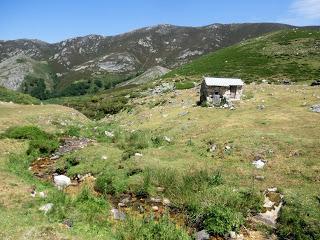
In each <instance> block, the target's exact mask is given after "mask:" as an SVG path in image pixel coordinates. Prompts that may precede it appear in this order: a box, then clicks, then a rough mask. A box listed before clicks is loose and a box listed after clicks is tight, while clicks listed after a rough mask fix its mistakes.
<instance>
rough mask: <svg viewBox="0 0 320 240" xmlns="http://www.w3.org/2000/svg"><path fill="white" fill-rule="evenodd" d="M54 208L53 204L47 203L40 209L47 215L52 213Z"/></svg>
mask: <svg viewBox="0 0 320 240" xmlns="http://www.w3.org/2000/svg"><path fill="white" fill-rule="evenodd" d="M52 208H53V203H47V204H45V205H43V206H41V207H40V208H39V210H40V211H43V212H44V213H45V214H47V213H48V212H50V211H51V209H52Z"/></svg>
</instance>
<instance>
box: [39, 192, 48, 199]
mask: <svg viewBox="0 0 320 240" xmlns="http://www.w3.org/2000/svg"><path fill="white" fill-rule="evenodd" d="M39 197H40V198H46V197H47V195H46V193H45V192H39Z"/></svg>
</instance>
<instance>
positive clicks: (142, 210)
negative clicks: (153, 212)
mask: <svg viewBox="0 0 320 240" xmlns="http://www.w3.org/2000/svg"><path fill="white" fill-rule="evenodd" d="M138 211H139V213H140V214H142V213H144V211H145V210H144V207H143V206H141V205H139V206H138Z"/></svg>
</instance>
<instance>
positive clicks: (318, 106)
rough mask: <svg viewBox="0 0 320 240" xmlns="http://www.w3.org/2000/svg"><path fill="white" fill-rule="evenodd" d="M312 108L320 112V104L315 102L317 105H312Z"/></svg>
mask: <svg viewBox="0 0 320 240" xmlns="http://www.w3.org/2000/svg"><path fill="white" fill-rule="evenodd" d="M310 110H311V111H312V112H316V113H320V104H315V105H313V106H311V107H310Z"/></svg>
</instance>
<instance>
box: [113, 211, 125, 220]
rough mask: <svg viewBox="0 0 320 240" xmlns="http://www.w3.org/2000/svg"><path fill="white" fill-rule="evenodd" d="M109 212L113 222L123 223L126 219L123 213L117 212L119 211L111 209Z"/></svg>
mask: <svg viewBox="0 0 320 240" xmlns="http://www.w3.org/2000/svg"><path fill="white" fill-rule="evenodd" d="M111 212H112V214H113V219H114V220H121V221H123V220H125V219H126V215H125V213H123V212H121V211H119V210H118V209H116V208H113V209H111Z"/></svg>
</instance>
